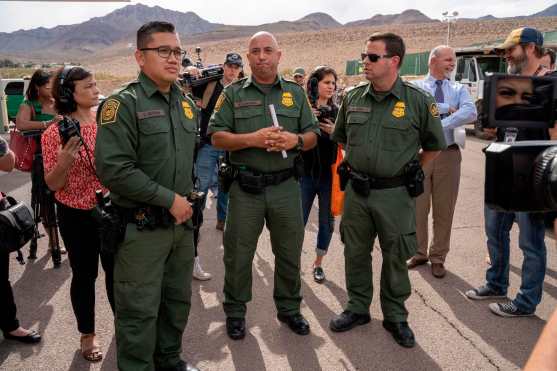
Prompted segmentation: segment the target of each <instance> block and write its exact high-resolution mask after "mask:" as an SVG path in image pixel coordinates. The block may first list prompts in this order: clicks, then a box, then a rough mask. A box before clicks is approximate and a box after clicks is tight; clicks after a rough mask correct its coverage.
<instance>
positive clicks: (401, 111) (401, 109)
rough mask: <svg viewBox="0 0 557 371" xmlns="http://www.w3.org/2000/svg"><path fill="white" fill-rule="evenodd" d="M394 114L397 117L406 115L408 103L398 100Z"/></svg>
mask: <svg viewBox="0 0 557 371" xmlns="http://www.w3.org/2000/svg"><path fill="white" fill-rule="evenodd" d="M392 114H393V117H396V118H397V119H399V118H402V117H404V115H406V104H404V102H402V101H399V102H396V103H395V107H394V108H393V112H392Z"/></svg>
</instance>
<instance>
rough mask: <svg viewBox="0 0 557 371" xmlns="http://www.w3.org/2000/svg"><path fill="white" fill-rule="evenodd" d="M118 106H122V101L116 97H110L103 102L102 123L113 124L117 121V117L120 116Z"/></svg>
mask: <svg viewBox="0 0 557 371" xmlns="http://www.w3.org/2000/svg"><path fill="white" fill-rule="evenodd" d="M118 108H120V102H119V101H117V100H116V99H109V100H107V101H106V103H104V104H103V107H102V111H101V125H105V124H112V123H114V122H116V117H117V116H118Z"/></svg>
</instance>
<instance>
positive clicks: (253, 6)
mask: <svg viewBox="0 0 557 371" xmlns="http://www.w3.org/2000/svg"><path fill="white" fill-rule="evenodd" d="M555 2H556V0H549V1H544V0H528V1H524V0H504V1H503V0H490V1H485V0H467V1H462V0H459V1H455V0H445V1H437V0H433V1H423V2H416V1H415V0H413V1H412V0H392V1H389V2H381V4H378V3H379V1H373V2H372V1H369V0H296V1H285V0H265V1H264V2H263V1H261V0H224V1H217V0H200V1H183V0H182V1H180V0H162V1H161V0H159V1H151V0H143V1H141V3H143V4H145V5H150V6H153V5H159V6H161V7H163V8H167V9H173V10H178V11H182V12H186V11H193V12H195V13H197V14H198V15H199V16H201V17H202V18H204V19H206V20H208V21H210V22H214V23H225V24H244V25H257V24H261V23H268V22H275V21H278V20H289V21H293V20H296V19H299V18H301V17H303V16H305V15H307V14H309V13H312V12H325V13H328V14H330V15H332V16H333V17H334V18H335V19H336V20H337V21H339V22H341V23H346V22H350V21H354V20H359V19H364V18H369V17H371V16H372V15H374V14H377V13H381V14H393V13H400V12H401V11H403V10H405V9H411V8H417V9H418V10H420V11H421V12H423V13H425V14H426V15H427V16H429V17H431V18H437V19H440V18H441V13H442V12H443V11H449V12H453V11H458V12H459V13H460V16H461V17H479V16H483V15H487V14H492V15H494V16H496V17H509V16H516V15H529V14H533V13H536V12H538V11H541V10H543V9H545V8H547V7H549V6H550V5H552V4H554V3H555ZM130 3H137V2H136V1H131V2H130ZM262 4H264V5H262ZM293 4H295V5H293ZM125 5H127V3H124V2H106V1H105V2H96V3H94V2H83V1H82V2H68V1H63V2H51V1H2V0H0V32H12V31H16V30H19V29H31V28H36V27H41V26H42V27H47V28H50V27H54V26H57V25H60V24H74V23H81V22H83V21H86V20H88V19H90V18H92V17H98V16H103V15H106V14H108V13H110V12H111V11H113V10H115V9H118V8H121V7H123V6H125Z"/></svg>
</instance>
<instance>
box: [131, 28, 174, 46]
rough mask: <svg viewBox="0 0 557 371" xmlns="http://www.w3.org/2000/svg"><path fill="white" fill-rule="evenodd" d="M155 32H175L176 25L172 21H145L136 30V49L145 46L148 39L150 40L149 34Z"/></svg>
mask: <svg viewBox="0 0 557 371" xmlns="http://www.w3.org/2000/svg"><path fill="white" fill-rule="evenodd" d="M157 32H168V33H176V27H174V25H173V24H172V23H170V22H164V21H153V22H148V23H145V24H144V25H143V26H141V27H139V30H137V41H136V45H137V49H141V48H146V47H147V44H149V41H151V40H152V38H151V35H152V34H154V33H157Z"/></svg>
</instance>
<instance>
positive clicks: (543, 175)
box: [481, 74, 557, 212]
mask: <svg viewBox="0 0 557 371" xmlns="http://www.w3.org/2000/svg"><path fill="white" fill-rule="evenodd" d="M484 92H485V94H484V106H483V113H482V117H481V120H482V126H483V127H487V128H499V130H505V134H506V135H505V140H504V141H503V142H495V143H492V144H490V145H489V146H488V147H487V148H485V150H484V152H485V155H486V165H485V203H486V205H487V206H488V207H490V208H493V209H497V210H501V211H527V212H544V211H554V210H557V141H553V140H545V139H548V138H547V135H546V136H545V138H543V136H541V137H540V138H539V139H544V140H524V141H514V139H515V138H516V137H517V134H518V133H519V132H520V130H524V129H540V133H543V132H545V130H547V129H549V128H552V127H553V125H554V124H555V120H556V118H557V115H556V112H555V109H556V103H557V102H556V100H557V78H555V77H527V76H511V75H502V74H494V75H491V76H488V77H487V79H486V83H485V89H484ZM508 133H511V135H510V136H511V137H512V138H509V137H508V135H507V134H508ZM518 139H520V135H518Z"/></svg>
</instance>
